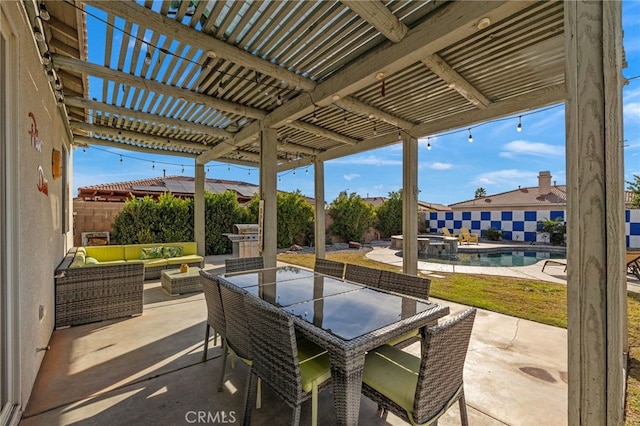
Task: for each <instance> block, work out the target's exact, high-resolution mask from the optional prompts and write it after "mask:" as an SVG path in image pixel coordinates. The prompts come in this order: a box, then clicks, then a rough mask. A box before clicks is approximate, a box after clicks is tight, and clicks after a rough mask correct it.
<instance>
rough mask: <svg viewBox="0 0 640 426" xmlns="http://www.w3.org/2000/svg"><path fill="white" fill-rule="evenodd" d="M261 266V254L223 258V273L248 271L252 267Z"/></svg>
mask: <svg viewBox="0 0 640 426" xmlns="http://www.w3.org/2000/svg"><path fill="white" fill-rule="evenodd" d="M263 268H264V258H263V257H262V256H255V257H238V258H231V259H225V260H224V271H225V273H231V272H241V271H250V270H252V269H263Z"/></svg>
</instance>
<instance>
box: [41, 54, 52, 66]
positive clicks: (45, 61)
mask: <svg viewBox="0 0 640 426" xmlns="http://www.w3.org/2000/svg"><path fill="white" fill-rule="evenodd" d="M42 63H43V64H44V65H49V64H50V63H51V54H50V53H49V52H44V54H43V55H42Z"/></svg>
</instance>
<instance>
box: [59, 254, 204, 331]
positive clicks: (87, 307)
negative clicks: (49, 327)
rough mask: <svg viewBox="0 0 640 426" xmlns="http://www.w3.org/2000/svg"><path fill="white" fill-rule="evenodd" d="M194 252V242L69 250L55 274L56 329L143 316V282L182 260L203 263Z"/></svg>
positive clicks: (191, 264)
mask: <svg viewBox="0 0 640 426" xmlns="http://www.w3.org/2000/svg"><path fill="white" fill-rule="evenodd" d="M166 247H172V248H171V249H166V250H165V248H166ZM196 250H197V245H196V243H195V242H184V243H158V244H131V245H109V246H88V247H74V248H72V249H71V250H69V252H68V253H67V255H66V256H65V258H64V259H63V261H62V262H61V263H60V265H59V266H58V268H57V269H56V273H55V293H56V309H55V310H56V328H60V327H66V326H71V325H79V324H85V323H89V322H95V321H103V320H107V319H113V318H122V317H128V316H135V315H141V314H142V293H143V282H144V280H145V279H154V278H155V279H157V278H160V274H161V271H162V270H165V269H173V268H179V267H180V265H181V264H183V263H186V264H188V265H190V266H200V267H202V266H203V265H204V258H203V257H202V256H198V255H197V254H196ZM154 254H156V255H159V256H162V257H154V258H149V257H153V255H154ZM165 254H166V255H167V257H165Z"/></svg>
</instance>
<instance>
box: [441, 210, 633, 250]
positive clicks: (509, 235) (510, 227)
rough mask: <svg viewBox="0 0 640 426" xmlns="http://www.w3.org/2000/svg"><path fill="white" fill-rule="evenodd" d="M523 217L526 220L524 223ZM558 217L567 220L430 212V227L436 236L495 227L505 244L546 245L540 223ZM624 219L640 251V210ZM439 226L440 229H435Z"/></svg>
mask: <svg viewBox="0 0 640 426" xmlns="http://www.w3.org/2000/svg"><path fill="white" fill-rule="evenodd" d="M523 213H524V215H523ZM523 216H524V220H522V217H523ZM478 217H479V218H480V220H478ZM558 217H559V218H562V219H563V220H565V218H566V213H565V211H564V210H551V211H549V210H538V211H525V212H522V211H517V212H513V211H473V212H430V214H429V219H430V222H429V225H430V226H431V227H432V228H431V232H435V233H441V231H440V229H441V228H442V227H444V226H446V227H447V228H449V230H450V231H452V232H454V233H457V232H459V230H460V228H461V227H467V228H469V229H470V230H471V232H474V233H479V234H481V233H483V231H485V230H487V229H488V228H490V227H493V228H496V229H500V230H501V231H502V239H503V240H517V241H529V242H534V241H540V242H546V241H548V239H545V235H546V234H544V233H538V232H536V229H537V224H538V222H539V221H542V220H546V219H550V220H555V219H556V218H558ZM624 217H625V234H626V238H625V241H626V245H627V247H628V248H635V249H640V209H633V210H626V211H625V215H624ZM514 218H516V219H517V220H514ZM436 224H437V227H435V226H436ZM547 238H548V237H547Z"/></svg>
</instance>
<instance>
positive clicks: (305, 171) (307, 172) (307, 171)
mask: <svg viewBox="0 0 640 426" xmlns="http://www.w3.org/2000/svg"><path fill="white" fill-rule="evenodd" d="M304 174H305V175H308V174H309V168H308V167H307V168H306V169H304Z"/></svg>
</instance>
